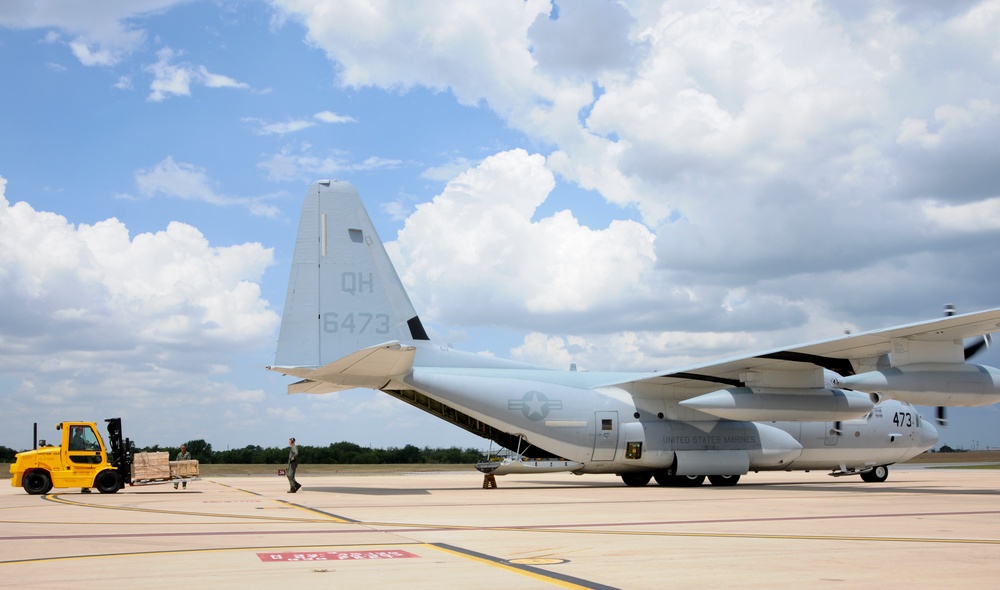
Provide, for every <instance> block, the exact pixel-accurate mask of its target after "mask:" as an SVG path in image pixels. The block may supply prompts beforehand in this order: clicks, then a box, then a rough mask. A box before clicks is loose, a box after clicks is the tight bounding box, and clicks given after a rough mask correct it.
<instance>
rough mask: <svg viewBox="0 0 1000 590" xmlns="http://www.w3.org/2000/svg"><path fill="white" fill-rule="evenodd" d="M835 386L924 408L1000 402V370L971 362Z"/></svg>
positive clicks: (917, 367) (918, 367) (916, 367)
mask: <svg viewBox="0 0 1000 590" xmlns="http://www.w3.org/2000/svg"><path fill="white" fill-rule="evenodd" d="M833 384H834V385H836V386H837V387H847V388H850V389H857V390H861V391H870V392H873V393H875V392H877V394H878V395H879V396H881V397H886V398H891V399H897V400H900V401H904V402H908V403H911V404H917V405H924V406H988V405H990V404H994V403H996V402H998V401H1000V369H995V368H993V367H988V366H985V365H973V364H969V363H914V364H910V365H902V366H899V367H892V368H889V369H882V370H880V371H869V372H866V373H859V374H857V375H851V376H850V377H837V378H835V379H834V380H833Z"/></svg>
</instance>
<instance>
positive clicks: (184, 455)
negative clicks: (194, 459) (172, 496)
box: [174, 443, 191, 490]
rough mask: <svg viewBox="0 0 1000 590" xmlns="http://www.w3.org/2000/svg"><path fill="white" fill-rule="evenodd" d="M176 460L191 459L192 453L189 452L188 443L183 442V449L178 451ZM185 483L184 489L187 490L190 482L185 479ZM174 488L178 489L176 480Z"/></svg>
mask: <svg viewBox="0 0 1000 590" xmlns="http://www.w3.org/2000/svg"><path fill="white" fill-rule="evenodd" d="M176 460H177V461H190V460H191V453H189V452H188V447H187V445H186V444H184V443H181V450H180V452H179V453H177V459H176ZM183 483H184V489H185V490H186V489H188V482H187V481H185V482H183ZM174 489H175V490H176V489H177V482H176V481H175V482H174Z"/></svg>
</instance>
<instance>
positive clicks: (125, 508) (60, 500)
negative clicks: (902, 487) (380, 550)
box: [43, 494, 351, 524]
mask: <svg viewBox="0 0 1000 590" xmlns="http://www.w3.org/2000/svg"><path fill="white" fill-rule="evenodd" d="M43 497H44V498H45V499H46V500H49V501H51V502H55V503H57V504H65V505H67V506H77V507H81V508H99V509H103V510H121V511H125V512H144V513H149V514H173V515H178V516H201V517H213V518H225V519H231V520H257V521H261V520H262V521H269V522H313V523H329V522H331V521H332V519H331V517H330V516H329V515H325V514H324V516H325V518H322V519H316V518H310V519H305V518H294V517H284V516H265V515H262V514H220V513H218V512H194V511H190V510H164V509H162V508H138V507H133V506H112V505H105V504H92V503H89V502H78V501H76V500H67V499H65V498H61V497H59V496H58V495H57V494H47V495H45V496H43ZM277 501H279V502H281V501H282V500H277ZM317 513H318V514H323V513H322V512H318V511H317ZM334 522H336V521H334ZM339 522H342V523H349V522H351V521H348V520H341V521H339ZM123 524H124V523H123Z"/></svg>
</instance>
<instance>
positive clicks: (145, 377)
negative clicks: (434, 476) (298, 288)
mask: <svg viewBox="0 0 1000 590" xmlns="http://www.w3.org/2000/svg"><path fill="white" fill-rule="evenodd" d="M4 184H5V182H4V181H3V180H2V179H0V325H3V326H4V331H3V334H2V335H0V376H2V378H3V379H5V381H7V382H8V383H9V384H10V387H9V388H8V391H7V393H5V397H4V414H5V416H8V417H10V418H11V419H14V418H16V417H19V418H21V419H29V418H31V419H36V420H37V419H39V418H41V417H48V416H52V415H55V414H58V415H61V416H67V415H71V416H80V417H84V416H95V415H106V416H112V415H122V414H124V415H126V416H127V415H128V414H129V413H130V412H156V411H157V408H163V407H166V406H170V405H173V404H181V405H184V406H191V407H195V406H199V405H208V404H212V403H215V402H216V401H226V400H234V399H240V400H253V399H259V397H260V392H259V391H256V392H255V391H248V390H242V389H241V388H239V387H238V386H236V385H234V384H232V383H228V382H226V381H225V380H222V379H219V375H223V374H225V373H226V372H227V371H228V367H229V366H230V365H231V363H232V362H233V359H234V358H235V357H236V355H237V353H246V352H248V351H254V350H256V349H258V348H259V347H260V346H261V343H262V342H267V341H268V340H270V339H271V338H272V337H273V334H274V333H275V330H276V328H277V325H278V316H277V314H276V313H275V311H274V310H273V309H271V307H270V305H269V303H268V302H267V301H266V300H265V299H263V298H262V296H261V290H260V281H261V278H262V276H263V274H264V271H265V269H266V268H268V267H269V266H271V265H272V264H273V252H272V251H271V250H270V249H269V248H265V247H263V246H262V245H261V244H257V243H246V244H237V245H232V246H213V245H211V244H209V242H208V240H207V239H206V238H205V237H204V236H203V235H202V234H201V232H199V231H198V230H197V229H196V228H194V227H192V226H190V225H187V224H184V223H179V222H173V223H170V224H168V225H167V226H166V228H165V229H163V230H160V231H157V232H152V233H142V234H138V235H135V236H131V235H130V233H129V231H128V228H126V227H125V225H124V224H123V223H122V222H121V221H119V220H117V219H114V218H110V219H106V220H104V221H99V222H97V223H94V224H80V225H73V224H71V223H69V222H68V221H67V220H66V218H64V217H62V216H61V215H58V214H56V213H51V212H46V211H38V210H36V209H34V208H33V207H32V206H31V205H29V204H28V203H26V202H23V201H22V202H16V203H13V204H12V203H10V202H9V201H8V200H7V198H6V194H5V193H6V191H5V187H4ZM95 412H99V413H98V414H95ZM241 416H242V417H243V418H245V417H246V415H242V414H241ZM52 419H53V420H54V419H55V418H52ZM62 419H65V418H62ZM29 421H30V420H29ZM191 421H192V423H191V424H185V425H184V427H185V428H188V427H192V426H193V425H195V424H197V423H204V426H205V427H206V428H207V427H208V425H209V424H208V422H206V421H205V420H204V419H203V418H201V417H194V416H192V417H191ZM162 427H163V429H164V431H163V432H158V433H157V434H160V435H163V436H166V437H168V436H170V433H169V428H170V427H169V425H162ZM159 440H169V438H162V439H159Z"/></svg>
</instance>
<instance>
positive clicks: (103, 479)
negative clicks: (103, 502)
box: [94, 469, 122, 494]
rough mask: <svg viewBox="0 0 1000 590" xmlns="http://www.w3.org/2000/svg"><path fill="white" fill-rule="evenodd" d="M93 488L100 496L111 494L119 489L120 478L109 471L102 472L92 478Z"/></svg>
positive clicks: (120, 485)
mask: <svg viewBox="0 0 1000 590" xmlns="http://www.w3.org/2000/svg"><path fill="white" fill-rule="evenodd" d="M94 487H95V488H97V491H98V492H101V493H102V494H113V493H115V492H117V491H118V490H120V489H121V487H122V478H120V477H118V474H117V473H115V472H114V471H111V470H110V469H108V470H105V471H102V472H100V473H98V474H97V477H95V478H94Z"/></svg>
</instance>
